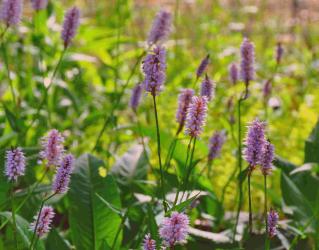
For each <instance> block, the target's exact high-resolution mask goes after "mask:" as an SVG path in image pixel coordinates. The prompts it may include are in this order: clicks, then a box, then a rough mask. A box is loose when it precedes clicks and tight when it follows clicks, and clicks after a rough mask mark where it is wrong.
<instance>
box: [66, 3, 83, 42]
mask: <svg viewBox="0 0 319 250" xmlns="http://www.w3.org/2000/svg"><path fill="white" fill-rule="evenodd" d="M79 24H80V10H79V9H78V8H77V7H73V8H71V9H69V10H68V11H67V12H66V14H65V16H64V23H63V29H62V33H61V38H62V40H63V42H64V48H67V47H68V46H69V45H70V43H71V42H72V39H73V38H74V37H75V35H76V31H77V28H78V26H79Z"/></svg>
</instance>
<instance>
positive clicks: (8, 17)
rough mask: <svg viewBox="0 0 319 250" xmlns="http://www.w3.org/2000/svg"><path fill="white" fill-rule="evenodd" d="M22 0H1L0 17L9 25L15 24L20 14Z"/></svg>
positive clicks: (18, 20) (19, 18)
mask: <svg viewBox="0 0 319 250" xmlns="http://www.w3.org/2000/svg"><path fill="white" fill-rule="evenodd" d="M22 5H23V3H22V0H3V2H2V6H1V13H0V19H1V20H2V21H3V22H4V23H5V24H6V25H7V27H9V26H14V25H17V24H18V23H19V22H20V20H21V16H22Z"/></svg>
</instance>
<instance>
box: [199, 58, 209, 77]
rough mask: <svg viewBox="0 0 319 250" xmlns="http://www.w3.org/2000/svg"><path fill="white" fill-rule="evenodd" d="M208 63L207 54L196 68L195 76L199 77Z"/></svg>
mask: <svg viewBox="0 0 319 250" xmlns="http://www.w3.org/2000/svg"><path fill="white" fill-rule="evenodd" d="M208 64H209V55H207V56H206V57H205V58H204V59H203V60H202V61H201V63H200V65H199V66H198V68H197V71H196V76H197V78H199V77H201V76H202V75H203V73H204V72H205V71H206V69H207V66H208Z"/></svg>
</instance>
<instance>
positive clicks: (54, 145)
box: [40, 129, 64, 167]
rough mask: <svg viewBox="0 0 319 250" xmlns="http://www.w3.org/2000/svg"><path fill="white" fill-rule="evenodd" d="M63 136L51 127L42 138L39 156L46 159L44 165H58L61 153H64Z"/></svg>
mask: <svg viewBox="0 0 319 250" xmlns="http://www.w3.org/2000/svg"><path fill="white" fill-rule="evenodd" d="M63 143H64V138H63V136H62V135H61V133H60V132H59V131H58V130H56V129H52V130H50V131H49V132H48V135H47V136H44V137H43V138H42V151H41V152H40V157H41V159H43V160H46V165H47V166H48V167H50V166H56V167H57V166H58V165H60V162H61V159H62V156H63V153H64V146H63Z"/></svg>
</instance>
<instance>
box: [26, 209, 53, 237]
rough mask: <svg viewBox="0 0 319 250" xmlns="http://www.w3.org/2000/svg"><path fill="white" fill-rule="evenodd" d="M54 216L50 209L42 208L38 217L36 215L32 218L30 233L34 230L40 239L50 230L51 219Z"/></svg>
mask: <svg viewBox="0 0 319 250" xmlns="http://www.w3.org/2000/svg"><path fill="white" fill-rule="evenodd" d="M54 215H55V213H54V211H53V208H52V207H50V206H44V207H43V208H42V210H41V211H40V215H39V213H38V214H37V215H36V216H34V222H32V223H31V225H30V229H31V231H34V230H36V235H37V236H38V237H39V238H42V237H43V236H44V235H45V234H47V233H48V232H49V231H50V229H51V227H50V225H51V223H52V219H53V218H54ZM38 217H39V220H38ZM37 220H38V225H37V228H35V227H36V224H37Z"/></svg>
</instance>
